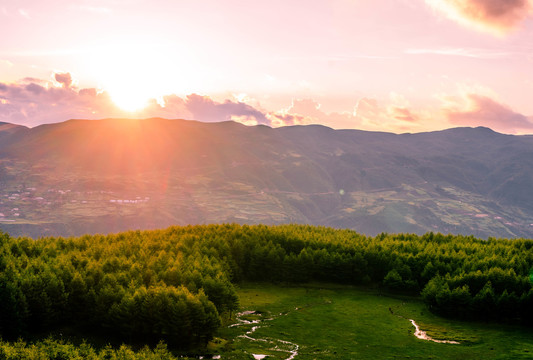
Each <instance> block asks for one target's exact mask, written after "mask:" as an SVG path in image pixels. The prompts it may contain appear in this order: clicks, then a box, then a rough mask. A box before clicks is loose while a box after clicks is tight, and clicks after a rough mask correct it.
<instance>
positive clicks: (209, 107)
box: [185, 94, 270, 125]
mask: <svg viewBox="0 0 533 360" xmlns="http://www.w3.org/2000/svg"><path fill="white" fill-rule="evenodd" d="M185 107H186V109H187V110H188V111H189V112H190V113H191V114H192V115H193V116H194V118H195V119H197V120H201V121H207V122H214V121H224V120H233V119H234V118H235V117H238V118H241V117H247V118H252V119H254V120H255V121H256V122H257V123H258V124H265V125H269V124H270V121H269V120H268V119H267V117H266V115H265V114H264V113H263V112H261V111H259V110H257V109H255V108H254V107H252V106H250V105H248V104H245V103H241V102H233V101H230V100H226V101H224V102H223V103H219V102H216V101H213V100H212V99H211V98H209V97H207V96H201V95H197V94H191V95H188V96H187V99H186V101H185Z"/></svg>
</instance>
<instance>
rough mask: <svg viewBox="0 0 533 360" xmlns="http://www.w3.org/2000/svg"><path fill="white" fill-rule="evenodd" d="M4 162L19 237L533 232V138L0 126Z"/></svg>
mask: <svg viewBox="0 0 533 360" xmlns="http://www.w3.org/2000/svg"><path fill="white" fill-rule="evenodd" d="M4 129H5V130H4ZM5 134H9V135H8V136H6V135H5ZM0 156H1V158H0V182H2V187H1V189H2V190H0V191H1V193H0V196H1V197H2V202H1V203H0V213H1V214H2V215H3V216H0V227H1V228H3V229H5V230H6V231H8V232H10V233H12V234H15V235H18V234H29V235H32V236H41V235H45V234H46V235H79V234H81V233H86V232H89V233H95V232H104V233H107V232H115V231H120V230H125V229H130V228H155V227H162V226H168V225H171V224H181V225H183V224H189V223H212V222H238V223H267V224H279V223H309V224H315V225H328V226H334V227H347V228H353V229H356V230H357V231H359V232H362V233H366V234H371V235H372V234H376V233H380V232H395V233H396V232H415V233H425V232H427V231H438V232H443V233H463V234H474V235H476V236H481V237H489V236H496V237H499V236H502V237H532V236H533V226H530V222H531V221H530V219H531V218H532V215H533V190H531V188H530V186H529V184H531V183H532V182H533V138H532V137H528V136H511V135H503V134H499V133H495V132H493V131H492V130H490V129H487V128H474V129H473V128H455V129H449V130H445V131H438V132H430V133H420V134H401V135H396V134H390V133H378V132H366V131H358V130H332V129H330V128H327V127H324V126H319V125H310V126H293V127H284V128H277V129H271V128H268V127H266V126H256V127H246V126H244V125H240V124H238V123H233V122H222V123H201V122H195V121H185V120H166V119H145V120H132V119H106V120H70V121H66V122H64V123H58V124H49V125H42V126H38V127H35V128H32V129H27V128H24V127H13V126H10V125H9V124H0ZM15 209H16V210H15Z"/></svg>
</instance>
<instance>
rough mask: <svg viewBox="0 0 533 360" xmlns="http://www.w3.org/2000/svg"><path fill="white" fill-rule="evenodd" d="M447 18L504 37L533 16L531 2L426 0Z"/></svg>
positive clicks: (509, 0) (515, 0)
mask: <svg viewBox="0 0 533 360" xmlns="http://www.w3.org/2000/svg"><path fill="white" fill-rule="evenodd" d="M426 3H427V4H428V5H430V6H431V7H433V8H434V9H436V10H437V11H439V12H442V13H443V14H444V15H445V16H446V17H448V18H450V19H452V20H454V21H457V22H459V23H460V24H462V25H465V26H469V27H473V28H474V29H477V30H480V31H486V32H490V33H493V34H496V35H502V34H505V33H507V32H509V31H510V30H512V29H514V28H516V27H517V26H518V25H519V24H520V23H521V22H522V21H523V20H524V19H525V18H526V17H527V16H528V15H530V14H531V2H530V0H426Z"/></svg>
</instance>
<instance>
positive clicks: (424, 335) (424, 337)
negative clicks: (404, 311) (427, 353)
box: [409, 319, 460, 344]
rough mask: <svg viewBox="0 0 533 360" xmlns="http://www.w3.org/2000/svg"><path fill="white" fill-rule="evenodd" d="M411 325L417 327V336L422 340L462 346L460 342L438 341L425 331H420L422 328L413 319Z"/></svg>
mask: <svg viewBox="0 0 533 360" xmlns="http://www.w3.org/2000/svg"><path fill="white" fill-rule="evenodd" d="M409 321H410V322H411V324H413V326H414V327H415V336H416V337H417V338H418V339H421V340H427V341H433V342H436V343H439V344H460V342H457V341H453V340H437V339H433V338H432V337H431V336H429V335H428V334H427V333H426V332H425V331H422V330H420V327H419V326H418V325H417V324H416V323H415V321H414V320H413V319H409Z"/></svg>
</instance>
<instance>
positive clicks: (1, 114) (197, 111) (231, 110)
mask: <svg viewBox="0 0 533 360" xmlns="http://www.w3.org/2000/svg"><path fill="white" fill-rule="evenodd" d="M53 78H54V80H55V81H56V82H57V83H58V84H60V85H61V86H54V85H53V84H51V83H50V82H47V81H44V80H40V79H33V78H25V79H23V80H21V81H19V82H18V83H12V84H3V83H0V121H4V122H10V123H15V124H21V125H27V126H36V125H39V124H44V123H54V122H60V121H65V120H68V119H73V118H78V119H101V118H106V117H137V118H140V117H165V118H174V119H175V118H185V119H191V120H200V121H206V122H213V121H226V120H236V121H241V122H247V123H252V124H253V123H255V124H266V125H270V124H271V121H270V119H269V118H268V117H267V116H266V114H265V113H264V112H263V111H261V110H258V109H256V108H254V107H252V106H250V105H248V104H245V103H242V102H233V101H231V100H226V101H224V102H217V101H214V100H212V99H211V98H209V97H207V96H201V95H197V94H192V95H188V96H187V97H186V98H185V99H183V98H181V97H179V96H176V95H167V96H164V97H162V99H160V101H156V100H155V99H151V100H150V102H149V104H148V106H147V107H146V108H144V109H142V110H141V111H138V112H135V113H131V112H126V111H124V110H121V109H120V108H118V107H117V106H116V105H115V104H114V103H113V101H112V100H111V98H110V96H109V94H108V93H106V92H101V91H97V90H96V89H94V88H89V89H77V88H76V87H74V86H73V85H72V84H73V79H72V76H71V74H70V73H55V74H54V75H53Z"/></svg>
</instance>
